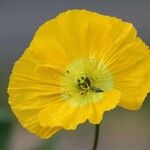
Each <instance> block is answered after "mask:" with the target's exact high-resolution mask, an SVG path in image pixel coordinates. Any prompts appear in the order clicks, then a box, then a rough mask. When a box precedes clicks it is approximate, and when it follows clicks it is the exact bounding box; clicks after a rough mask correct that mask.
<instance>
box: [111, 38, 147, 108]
mask: <svg viewBox="0 0 150 150" xmlns="http://www.w3.org/2000/svg"><path fill="white" fill-rule="evenodd" d="M122 51H123V53H122V54H121V55H119V56H118V57H117V58H116V61H114V62H113V63H112V65H111V66H110V68H111V70H112V72H113V76H114V83H115V88H116V89H118V90H120V91H121V93H122V98H121V101H120V103H119V105H120V106H122V107H124V108H126V109H131V110H136V109H139V108H140V107H141V105H142V103H143V101H144V99H145V97H146V95H147V94H148V92H149V91H150V69H149V64H150V51H149V48H148V47H147V46H146V45H145V44H144V43H143V42H142V40H141V39H140V38H137V39H136V40H135V41H134V42H132V43H131V44H130V45H128V46H126V47H125V48H124V50H122Z"/></svg>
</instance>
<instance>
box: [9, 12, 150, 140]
mask: <svg viewBox="0 0 150 150" xmlns="http://www.w3.org/2000/svg"><path fill="white" fill-rule="evenodd" d="M149 64H150V52H149V48H148V46H146V45H145V44H144V43H143V41H142V40H141V39H140V38H139V37H138V36H137V32H136V29H135V28H134V27H133V25H132V24H131V23H127V22H123V21H122V20H120V19H117V18H115V17H110V16H104V15H101V14H97V13H93V12H90V11H86V10H69V11H67V12H65V13H62V14H60V15H58V16H57V17H56V18H55V19H52V20H50V21H47V22H46V23H44V24H43V25H42V26H41V27H40V28H39V29H38V31H37V32H36V34H35V36H34V38H33V40H32V42H31V44H30V46H29V47H28V48H27V49H26V51H25V52H24V54H23V55H22V57H21V58H20V59H19V60H18V61H17V62H16V63H15V66H14V68H13V71H12V75H11V77H10V82H9V87H8V93H9V104H10V105H11V108H12V110H13V112H14V113H15V115H16V116H17V118H18V119H19V122H20V123H21V124H22V125H23V126H24V127H25V128H27V129H28V130H29V131H31V132H33V133H35V134H37V135H39V136H40V137H42V138H48V137H50V136H52V135H53V134H54V133H56V132H57V131H59V130H61V129H66V130H74V129H75V128H76V127H77V125H78V124H81V123H83V122H85V121H86V120H88V121H89V122H90V123H93V124H98V123H100V122H101V120H102V117H103V113H104V112H105V111H109V110H111V109H113V108H115V107H116V106H117V105H119V106H121V107H124V108H126V109H130V110H136V109H139V108H140V107H141V105H142V103H143V101H144V98H145V96H146V95H147V93H148V92H149V89H150V68H149Z"/></svg>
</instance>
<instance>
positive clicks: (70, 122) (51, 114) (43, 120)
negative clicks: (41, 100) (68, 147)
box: [39, 90, 121, 130]
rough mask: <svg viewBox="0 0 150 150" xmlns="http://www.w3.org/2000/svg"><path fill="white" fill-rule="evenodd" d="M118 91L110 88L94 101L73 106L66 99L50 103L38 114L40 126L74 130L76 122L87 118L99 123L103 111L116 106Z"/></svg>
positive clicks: (118, 97) (81, 121) (79, 122)
mask: <svg viewBox="0 0 150 150" xmlns="http://www.w3.org/2000/svg"><path fill="white" fill-rule="evenodd" d="M120 95H121V94H120V92H119V91H117V90H112V91H110V92H104V93H102V98H101V99H100V100H99V101H98V102H95V103H89V104H87V105H81V106H80V105H79V106H74V105H71V104H70V103H69V102H67V101H61V102H58V103H55V104H51V105H49V106H48V107H46V108H45V109H43V110H42V111H41V112H40V114H39V121H40V124H41V125H42V126H50V127H55V126H60V127H62V128H64V129H67V130H74V129H75V128H76V127H77V125H78V124H81V123H83V122H85V121H86V120H89V121H90V122H92V123H94V124H97V123H100V121H101V119H102V116H103V113H104V111H108V110H110V109H113V108H115V107H116V106H117V104H118V103H119V99H120Z"/></svg>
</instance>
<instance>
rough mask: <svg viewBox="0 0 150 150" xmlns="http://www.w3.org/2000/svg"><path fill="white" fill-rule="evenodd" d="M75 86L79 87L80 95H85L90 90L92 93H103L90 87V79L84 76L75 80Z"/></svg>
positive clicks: (96, 88)
mask: <svg viewBox="0 0 150 150" xmlns="http://www.w3.org/2000/svg"><path fill="white" fill-rule="evenodd" d="M77 84H78V86H79V89H80V90H81V95H84V94H86V93H87V92H89V91H90V90H91V91H93V92H103V90H101V89H100V88H98V87H94V86H92V85H91V81H90V79H89V78H88V77H87V76H85V75H84V76H81V77H80V78H79V79H77Z"/></svg>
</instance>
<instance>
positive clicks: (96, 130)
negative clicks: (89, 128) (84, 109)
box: [92, 124, 100, 150]
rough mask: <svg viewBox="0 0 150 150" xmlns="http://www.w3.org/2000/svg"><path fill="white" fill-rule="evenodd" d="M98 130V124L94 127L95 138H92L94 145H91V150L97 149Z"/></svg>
mask: <svg viewBox="0 0 150 150" xmlns="http://www.w3.org/2000/svg"><path fill="white" fill-rule="evenodd" d="M99 128H100V124H97V125H95V138H94V143H93V149H92V150H96V149H97V145H98V138H99Z"/></svg>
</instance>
